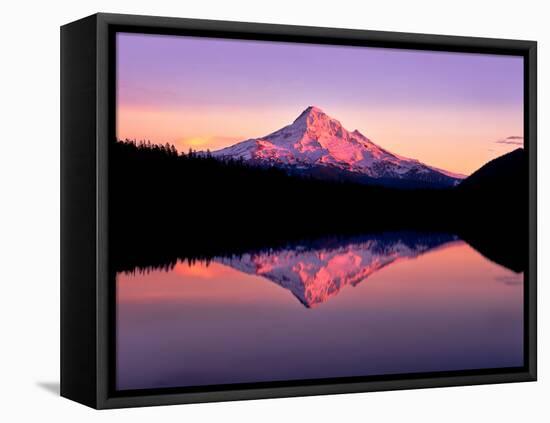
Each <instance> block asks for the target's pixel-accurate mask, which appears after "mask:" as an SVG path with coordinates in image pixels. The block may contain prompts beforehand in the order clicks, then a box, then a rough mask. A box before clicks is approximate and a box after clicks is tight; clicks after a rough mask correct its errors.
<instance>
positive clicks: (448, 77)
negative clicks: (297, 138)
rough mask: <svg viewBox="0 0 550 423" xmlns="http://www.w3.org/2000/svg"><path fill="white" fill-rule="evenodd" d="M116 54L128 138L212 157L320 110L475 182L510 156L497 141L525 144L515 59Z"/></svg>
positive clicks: (174, 42)
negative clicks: (485, 167) (478, 172)
mask: <svg viewBox="0 0 550 423" xmlns="http://www.w3.org/2000/svg"><path fill="white" fill-rule="evenodd" d="M117 42H118V44H117V52H118V57H117V59H118V61H117V67H118V75H117V77H118V79H117V81H118V111H119V115H118V136H119V137H121V138H123V137H130V138H138V139H141V138H148V139H151V141H153V142H172V143H176V145H177V146H178V147H180V148H181V149H185V148H187V147H189V146H191V147H193V148H211V149H217V148H221V147H223V146H225V145H229V144H232V143H234V142H236V141H240V140H242V139H246V138H250V137H258V136H262V135H265V134H267V133H270V132H272V131H274V130H276V129H278V128H280V127H282V126H284V125H286V124H288V123H290V122H291V121H292V120H293V119H294V118H295V117H296V116H297V115H298V114H299V113H300V112H301V111H302V110H303V109H305V108H306V107H307V106H309V105H316V106H318V107H320V108H321V109H323V110H324V111H325V112H326V113H327V114H329V115H331V116H332V117H334V118H336V119H338V120H340V121H341V122H342V123H343V125H344V126H345V127H346V128H347V129H349V130H353V129H359V130H360V131H361V132H362V133H364V134H365V135H366V136H367V137H369V138H371V139H372V140H373V141H374V142H375V143H377V144H379V145H381V146H382V147H385V148H388V149H390V150H392V151H394V152H396V153H398V154H402V155H406V156H409V157H413V158H418V159H420V160H423V161H426V162H427V163H428V164H431V165H435V166H438V167H444V168H446V169H448V170H454V171H462V172H466V173H468V172H471V171H473V170H475V169H476V168H477V167H479V165H480V164H483V163H485V162H486V161H487V160H488V159H491V158H492V157H495V156H498V155H500V154H503V153H505V152H507V151H510V149H512V147H513V145H512V144H506V143H496V141H498V140H502V139H506V138H507V137H510V136H512V137H517V136H521V135H523V61H522V60H523V59H522V58H520V57H511V56H497V55H480V54H464V53H445V52H423V51H412V50H396V49H381V48H364V47H343V46H321V45H311V44H294V43H279V42H260V41H242V40H219V39H206V38H194V37H181V36H162V35H141V34H118V38H117ZM515 147H517V145H515ZM491 150H493V151H491Z"/></svg>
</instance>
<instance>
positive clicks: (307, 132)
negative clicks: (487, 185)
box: [212, 106, 461, 186]
mask: <svg viewBox="0 0 550 423" xmlns="http://www.w3.org/2000/svg"><path fill="white" fill-rule="evenodd" d="M212 155H213V156H214V157H217V158H233V159H242V160H244V161H248V162H252V163H255V164H258V165H269V166H277V167H283V168H286V169H289V170H291V171H293V172H294V173H296V172H306V173H309V174H313V175H314V176H315V175H316V174H318V173H324V174H325V176H327V175H326V173H327V169H330V170H333V171H335V172H334V174H333V175H328V178H330V177H332V178H335V179H342V177H343V176H344V175H347V176H348V177H350V178H352V179H354V180H355V182H367V183H369V182H373V181H376V180H378V181H385V182H388V184H390V185H391V181H392V180H393V181H409V182H418V183H422V184H426V185H434V186H454V185H456V184H457V183H458V182H459V181H460V176H461V175H456V174H451V173H450V172H446V171H444V170H440V169H437V168H434V167H430V166H428V165H425V164H424V163H421V162H419V161H418V160H414V159H409V158H405V157H401V156H398V155H397V154H393V153H391V152H389V151H387V150H385V149H383V148H381V147H380V146H378V145H376V144H374V143H373V142H372V141H371V140H370V139H368V138H367V137H365V136H364V135H363V134H361V133H360V132H359V131H357V130H355V131H353V132H349V131H348V130H346V129H345V128H344V127H343V126H342V124H341V123H340V122H339V121H337V120H336V119H333V118H331V117H330V116H328V115H326V114H325V113H324V112H323V111H322V110H320V109H319V108H317V107H313V106H310V107H308V108H307V109H305V110H304V111H303V112H302V113H301V114H300V116H298V118H296V120H295V121H294V122H293V123H292V124H290V125H287V126H285V127H283V128H282V129H279V130H278V131H275V132H273V133H271V134H269V135H266V136H265V137H261V138H254V139H249V140H246V141H242V142H240V143H237V144H235V145H232V146H230V147H226V148H224V149H221V150H218V151H215V152H213V153H212ZM312 169H313V171H312ZM325 179H326V178H325Z"/></svg>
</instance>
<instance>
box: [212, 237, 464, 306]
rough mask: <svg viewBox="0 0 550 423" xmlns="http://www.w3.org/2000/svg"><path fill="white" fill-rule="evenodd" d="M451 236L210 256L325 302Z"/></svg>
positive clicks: (310, 302)
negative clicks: (345, 288) (236, 255)
mask: <svg viewBox="0 0 550 423" xmlns="http://www.w3.org/2000/svg"><path fill="white" fill-rule="evenodd" d="M457 240H458V238H457V237H456V236H454V235H445V234H441V235H440V236H439V237H435V238H434V237H428V238H425V237H422V236H420V235H415V234H392V235H384V234H381V235H373V236H363V237H358V239H355V240H353V241H351V242H348V243H341V244H337V245H330V246H326V245H325V247H323V248H319V247H313V248H312V247H311V246H306V245H303V246H295V247H293V248H285V249H281V250H277V251H271V252H268V253H265V252H260V253H251V254H243V255H242V256H240V257H217V258H215V259H214V261H217V262H219V263H222V264H225V265H227V266H230V267H232V268H234V269H237V270H239V271H241V272H243V273H247V274H251V275H257V276H262V277H264V278H266V279H268V280H270V281H272V282H274V283H276V284H278V285H280V286H282V287H283V288H285V289H288V290H290V291H291V292H292V293H293V294H294V296H296V298H298V299H299V300H300V302H301V303H302V304H304V305H305V306H306V307H308V308H310V307H313V306H316V305H318V304H321V303H324V302H326V301H327V300H328V299H329V298H331V297H333V296H335V295H337V294H338V292H340V290H341V289H342V288H343V287H345V286H347V285H351V286H356V285H357V284H359V283H360V282H362V281H364V280H365V279H367V278H368V277H369V276H370V275H372V274H373V273H376V272H377V271H379V270H380V269H382V268H383V267H385V266H388V265H390V264H392V263H394V262H396V261H398V260H402V259H411V258H415V257H418V256H419V255H421V254H423V253H425V252H427V251H429V250H432V249H434V248H437V247H440V246H442V245H444V244H448V243H450V242H456V241H457Z"/></svg>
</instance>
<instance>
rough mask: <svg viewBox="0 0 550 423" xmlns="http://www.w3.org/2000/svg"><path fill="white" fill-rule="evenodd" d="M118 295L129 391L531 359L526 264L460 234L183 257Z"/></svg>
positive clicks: (119, 382) (122, 279)
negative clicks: (489, 253) (504, 261)
mask: <svg viewBox="0 0 550 423" xmlns="http://www.w3.org/2000/svg"><path fill="white" fill-rule="evenodd" d="M116 292H117V294H116V310H117V311H116V388H117V389H118V390H127V389H147V388H168V387H188V386H204V385H218V384H232V383H250V382H267V381H287V380H299V379H319V378H335V377H347V376H374V375H377V376H378V375H391V374H403V373H416V372H436V371H452V370H473V369H486V368H503V367H518V366H522V365H523V359H524V357H523V351H524V350H523V336H524V334H523V315H524V310H523V304H524V303H523V273H516V272H513V271H511V270H509V269H507V268H506V267H503V266H501V265H498V264H496V263H494V262H492V261H490V260H489V259H487V258H485V257H484V256H483V255H481V254H480V253H479V252H477V251H476V250H474V249H473V248H472V247H470V246H469V244H467V243H466V242H464V241H462V240H461V239H460V238H458V237H457V236H455V235H449V234H431V233H414V232H411V233H407V232H402V233H401V232H400V233H384V234H377V235H364V236H356V237H347V238H326V239H321V240H317V241H315V242H307V243H303V244H300V243H295V244H293V245H289V246H288V247H287V248H279V249H276V250H268V249H264V250H261V251H256V252H250V253H248V254H242V255H239V256H224V257H212V258H211V259H209V260H204V261H201V260H197V261H191V260H190V261H187V260H185V259H182V260H179V261H178V262H177V263H176V264H175V265H174V266H171V267H170V268H169V269H168V270H166V269H158V270H157V269H149V270H145V271H143V270H142V271H137V270H136V271H134V272H121V273H117V275H116Z"/></svg>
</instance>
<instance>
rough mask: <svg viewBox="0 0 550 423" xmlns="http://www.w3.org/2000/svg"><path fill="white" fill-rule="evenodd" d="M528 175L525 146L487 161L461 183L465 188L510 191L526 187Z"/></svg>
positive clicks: (461, 187)
mask: <svg viewBox="0 0 550 423" xmlns="http://www.w3.org/2000/svg"><path fill="white" fill-rule="evenodd" d="M526 177H527V157H526V154H525V150H524V149H523V148H518V149H516V150H514V151H512V152H510V153H507V154H505V155H503V156H500V157H497V158H496V159H494V160H491V161H490V162H488V163H486V164H485V165H483V166H482V167H480V168H479V169H478V170H476V171H475V172H474V173H472V174H471V175H470V176H469V177H468V178H466V179H465V180H464V181H462V183H461V184H460V185H459V187H460V189H463V190H466V189H468V190H476V191H479V190H487V191H489V190H505V191H508V192H510V190H513V188H514V187H516V186H518V184H519V185H520V186H518V191H519V190H521V189H523V188H524V184H525V183H526Z"/></svg>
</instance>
